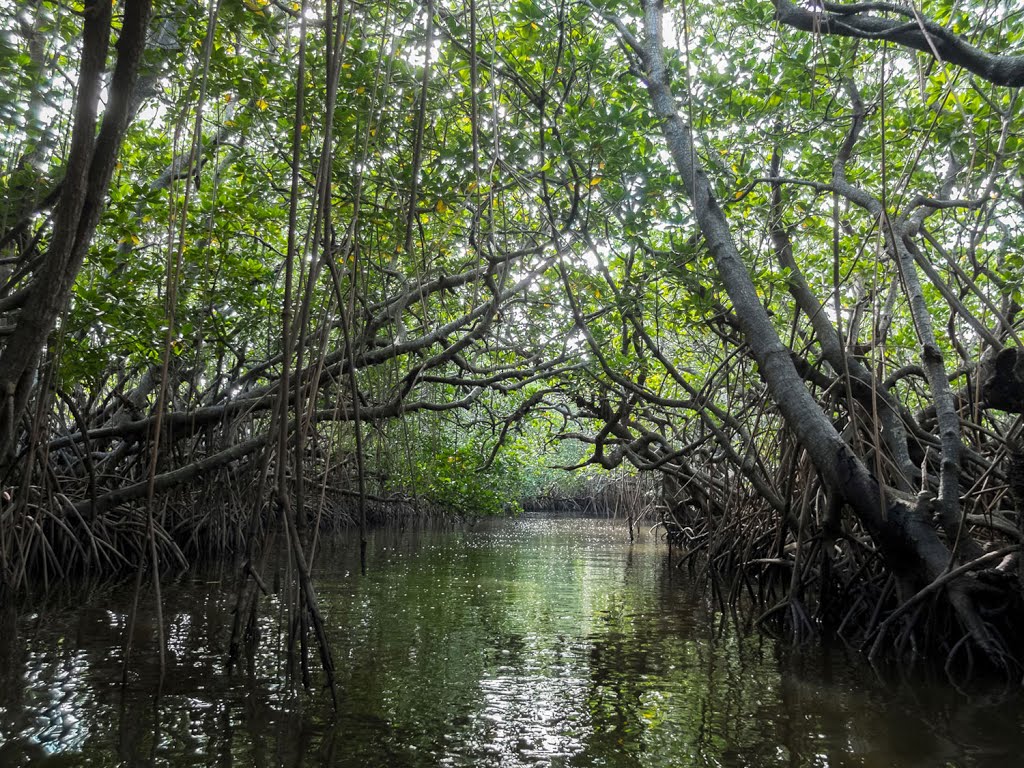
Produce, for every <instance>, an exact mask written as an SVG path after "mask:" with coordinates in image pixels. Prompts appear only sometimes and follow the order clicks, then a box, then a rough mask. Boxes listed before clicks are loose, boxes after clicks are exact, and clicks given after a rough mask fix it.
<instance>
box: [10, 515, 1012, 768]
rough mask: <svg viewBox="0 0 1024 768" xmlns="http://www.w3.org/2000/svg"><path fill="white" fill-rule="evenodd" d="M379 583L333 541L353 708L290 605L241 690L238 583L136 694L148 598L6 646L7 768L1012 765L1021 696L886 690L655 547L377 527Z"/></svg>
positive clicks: (933, 688) (84, 608) (341, 642)
mask: <svg viewBox="0 0 1024 768" xmlns="http://www.w3.org/2000/svg"><path fill="white" fill-rule="evenodd" d="M370 553H371V556H370V573H369V575H368V576H366V577H361V576H359V575H358V554H357V551H356V550H355V549H354V548H353V547H352V546H350V545H349V544H348V543H346V542H337V543H332V544H329V545H328V547H327V549H326V550H325V551H324V552H323V553H322V555H321V557H320V565H319V575H318V580H317V584H318V589H319V591H320V595H321V598H322V602H323V607H324V614H325V618H326V621H327V624H328V627H329V631H330V634H331V637H332V642H333V647H334V653H335V661H336V665H337V667H338V670H339V680H340V687H341V690H342V697H343V701H342V705H341V709H340V713H339V714H338V716H337V717H335V716H334V715H333V714H332V711H331V709H330V704H329V699H328V697H327V695H326V694H321V693H317V694H314V695H309V694H296V693H294V691H293V686H292V685H291V684H290V683H289V681H288V680H287V679H286V678H285V677H284V676H283V674H281V673H280V671H279V670H281V669H282V668H283V665H282V664H281V662H280V656H279V649H280V647H281V645H282V644H283V640H282V638H281V637H280V635H279V633H278V630H277V627H278V626H279V624H280V622H279V618H280V617H279V611H280V610H281V609H280V606H279V605H278V604H277V603H276V602H275V601H273V600H268V601H266V602H265V613H264V616H263V618H262V622H263V627H264V643H263V646H262V649H261V651H260V654H259V655H258V656H257V657H256V658H255V659H254V661H253V664H252V665H251V666H250V667H249V668H247V669H243V670H240V671H237V670H236V672H235V673H234V675H232V676H228V675H227V674H226V672H225V670H224V664H223V659H224V652H225V645H226V641H227V634H228V628H229V627H230V621H231V615H230V609H231V606H232V596H231V592H230V589H228V586H229V583H228V582H229V581H230V578H231V574H230V573H229V571H227V570H225V575H224V580H223V583H220V584H218V583H211V582H216V581H217V580H218V579H217V576H212V577H208V578H207V579H204V580H201V581H198V580H197V581H190V582H188V583H181V584H175V585H167V587H166V589H165V601H164V602H165V608H164V611H165V615H166V617H167V620H168V624H169V627H168V645H169V659H168V661H169V669H168V673H167V677H166V680H165V681H164V684H163V689H162V692H161V695H160V697H159V699H157V698H156V696H155V691H156V685H157V678H158V669H157V665H156V661H155V658H154V657H153V655H152V654H151V653H149V652H148V650H147V649H151V648H152V647H153V636H154V629H153V627H154V619H153V615H152V610H151V606H150V605H149V603H151V602H152V600H151V599H149V600H147V601H146V605H144V606H143V610H142V612H141V614H140V616H141V618H140V625H139V628H138V631H137V634H136V638H135V645H136V648H138V649H140V650H139V651H138V652H137V653H136V655H135V656H134V661H133V664H132V678H131V684H130V685H129V687H128V688H127V689H122V687H121V686H120V684H119V681H120V670H121V657H122V647H123V635H124V631H125V630H124V627H125V625H126V622H127V618H126V617H127V612H128V609H129V606H130V597H131V595H130V591H123V592H113V593H108V594H105V595H102V596H97V598H96V599H95V601H93V602H92V603H91V604H85V605H81V606H77V607H75V608H74V609H73V610H70V609H65V610H61V611H50V612H47V613H40V614H36V615H33V616H29V617H23V618H22V619H20V620H19V621H18V622H17V623H16V624H13V623H8V624H7V625H5V626H4V627H3V629H2V632H0V744H2V746H0V768H6V767H7V766H19V765H91V766H120V765H124V766H136V765H167V766H208V765H209V766H320V765H330V766H354V767H357V768H372V767H374V766H388V767H389V768H391V767H394V768H402V767H405V766H408V767H410V768H411V767H413V766H494V767H495V768H506V767H509V768H513V767H514V766H615V767H617V766H638V767H639V766H644V767H645V768H646V767H648V766H651V767H653V766H684V767H689V766H754V767H759V766H780V767H781V766H786V767H787V768H788V767H793V766H920V767H921V768H934V767H942V766H963V767H965V768H966V767H967V766H999V767H1001V768H1002V767H1004V766H1005V767H1011V766H1018V765H1022V764H1024V759H1022V758H1021V757H1020V755H1021V752H1022V750H1024V735H1022V727H1021V726H1022V724H1024V705H1022V703H1021V701H1020V700H1019V699H1005V698H1003V699H996V698H994V697H992V698H988V699H980V698H979V697H977V696H975V697H973V698H972V699H967V698H965V697H962V696H960V695H958V694H956V692H955V691H952V690H950V689H949V688H948V687H946V686H942V685H930V686H929V685H924V684H921V683H917V684H914V685H911V684H909V683H902V684H899V685H893V684H891V683H890V684H884V683H882V682H881V681H880V680H879V679H878V678H877V677H875V676H874V675H873V674H872V673H871V672H870V671H869V670H867V669H865V667H864V664H863V662H862V660H861V659H860V658H859V657H857V656H856V655H853V654H846V653H842V652H838V651H833V652H829V653H823V652H820V651H815V652H810V651H804V652H802V653H798V652H793V651H788V652H784V651H782V650H781V649H780V648H778V647H777V646H776V645H775V644H774V643H773V642H771V641H769V640H765V639H763V638H759V637H757V636H741V635H739V634H738V633H737V632H736V631H735V630H733V629H732V628H730V627H729V626H728V624H727V623H723V622H722V621H721V620H720V619H716V617H715V615H714V614H713V613H711V612H710V611H709V610H708V608H707V606H706V605H705V602H704V600H703V599H702V598H700V597H699V596H695V595H694V594H693V592H692V590H690V589H689V588H688V584H687V581H686V577H685V574H683V573H680V572H678V571H676V570H675V569H672V568H671V567H668V566H667V564H666V558H665V545H664V544H663V543H662V542H659V541H657V540H656V539H655V538H654V537H652V536H649V535H647V534H646V533H645V534H644V535H642V536H641V538H640V539H639V541H638V542H637V543H635V544H633V545H630V544H629V543H628V541H627V539H626V536H625V531H624V529H623V524H622V523H621V522H619V523H615V524H612V523H609V522H606V521H593V520H532V519H531V520H519V521H509V522H503V521H495V522H491V523H488V524H483V525H481V527H480V528H479V529H478V530H475V531H472V532H461V531H459V532H452V531H447V532H426V533H424V532H418V533H413V534H410V533H406V534H404V535H403V536H401V537H399V535H398V534H397V533H388V532H378V533H377V534H375V536H374V538H373V540H372V541H371V544H370Z"/></svg>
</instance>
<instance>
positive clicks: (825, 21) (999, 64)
mask: <svg viewBox="0 0 1024 768" xmlns="http://www.w3.org/2000/svg"><path fill="white" fill-rule="evenodd" d="M772 4H773V5H774V6H775V18H776V19H777V20H778V21H779V22H780V23H782V24H785V25H786V26H787V27H792V28H793V29H799V30H801V31H803V32H811V33H814V34H826V35H837V36H839V37H853V38H858V39H860V40H886V41H888V42H891V43H896V44H897V45H901V46H903V47H904V48H909V49H911V50H914V51H921V52H922V53H927V54H928V55H929V56H932V57H934V58H936V59H938V60H939V61H940V62H945V63H948V64H953V65H955V66H958V67H963V68H964V69H966V70H967V71H968V72H971V73H973V74H975V75H977V76H978V77H981V78H983V79H985V80H987V81H989V82H990V83H993V84H995V85H1005V86H1009V87H1011V88H1019V87H1020V86H1022V85H1024V56H1000V55H997V54H992V53H987V52H985V51H983V50H981V49H980V48H977V47H975V46H973V45H971V44H970V43H968V42H967V41H966V40H964V39H963V38H962V37H960V36H959V35H955V34H953V33H952V32H951V31H950V30H948V29H947V28H945V27H943V26H940V25H938V24H936V23H935V22H934V21H929V20H927V19H925V18H923V17H922V16H921V15H920V14H918V13H916V12H915V13H914V14H913V17H912V20H911V21H909V22H908V21H905V20H902V19H901V20H893V19H884V18H881V17H879V16H870V15H868V13H869V12H870V11H873V10H874V11H884V12H890V13H893V12H898V13H899V15H901V16H904V17H906V15H907V14H906V9H902V10H899V11H898V9H897V8H896V7H895V6H892V5H889V4H888V3H859V4H855V5H844V4H842V3H821V4H820V5H819V4H817V3H815V4H813V5H810V6H809V7H802V6H798V5H796V4H795V3H793V2H792V0H772Z"/></svg>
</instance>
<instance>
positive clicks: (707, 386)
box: [0, 0, 1024, 691]
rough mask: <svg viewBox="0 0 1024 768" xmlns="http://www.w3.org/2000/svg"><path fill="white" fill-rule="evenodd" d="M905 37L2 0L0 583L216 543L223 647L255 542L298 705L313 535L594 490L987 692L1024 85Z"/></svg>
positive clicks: (720, 566)
mask: <svg viewBox="0 0 1024 768" xmlns="http://www.w3.org/2000/svg"><path fill="white" fill-rule="evenodd" d="M748 5H751V4H748ZM933 10H934V13H935V14H938V15H937V16H936V17H935V18H934V19H933V18H931V17H926V16H924V15H922V14H920V13H918V12H917V11H909V10H905V9H902V8H900V7H891V6H888V5H886V4H872V5H871V6H870V7H868V6H860V5H858V6H846V5H843V4H835V3H825V4H822V5H821V7H820V9H819V10H817V11H815V10H813V9H811V10H808V7H804V6H800V7H797V6H794V5H792V4H790V3H788V2H775V3H755V4H753V8H746V9H745V10H732V11H728V10H723V9H720V8H717V7H716V6H714V5H712V4H700V3H699V4H693V3H690V4H688V5H687V6H686V12H685V13H683V12H682V9H666V8H665V7H664V6H663V5H662V4H661V3H657V2H648V3H644V4H642V5H641V6H639V7H635V6H631V5H625V4H619V3H607V4H601V3H596V2H595V3H589V2H588V3H584V4H577V3H568V2H562V1H561V0H555V1H554V2H550V3H548V2H526V3H520V4H516V5H513V6H508V7H506V6H492V5H488V6H486V7H483V6H478V4H477V3H475V2H474V1H473V0H471V1H470V2H469V3H468V4H465V5H463V4H445V3H440V2H432V1H431V2H427V3H425V4H419V3H389V4H383V5H379V6H375V7H369V6H362V5H358V4H351V3H347V2H344V0H342V1H341V2H338V3H331V2H328V3H326V4H324V3H316V2H311V1H307V2H303V3H294V4H291V3H277V2H255V3H252V4H249V3H246V4H243V5H240V6H238V7H237V8H236V7H234V6H230V7H229V6H228V4H224V5H223V6H222V5H221V4H219V3H213V4H211V6H210V7H209V8H206V7H202V6H200V5H199V4H197V3H192V2H186V0H180V2H175V3H170V4H167V5H166V6H162V7H159V8H156V7H150V3H149V2H146V1H145V0H125V2H123V3H122V4H121V5H115V6H113V7H111V6H110V5H109V4H104V3H96V4H91V3H90V4H87V6H86V8H85V10H84V11H83V12H82V13H80V14H75V13H71V12H69V11H67V10H66V9H64V8H63V7H62V6H60V5H59V4H53V3H47V2H42V0H39V1H38V2H35V3H31V4H29V7H26V8H25V9H23V10H22V11H21V12H20V13H19V14H17V15H15V16H13V17H12V19H11V20H10V21H8V22H4V23H5V24H6V27H5V31H6V32H7V33H8V39H9V40H10V41H13V42H9V43H5V45H9V46H11V48H12V51H15V52H17V53H18V55H19V56H20V59H19V61H20V62H21V65H22V66H23V69H24V70H25V72H27V73H28V74H27V75H25V77H23V78H21V79H20V80H19V79H16V78H14V77H13V75H11V74H10V73H9V72H7V71H6V70H4V72H3V75H4V77H5V78H6V79H8V80H9V81H10V83H11V92H12V94H13V95H12V97H11V98H10V99H8V100H6V101H4V102H2V103H0V108H2V109H3V110H4V116H5V118H6V117H9V118H10V120H11V122H12V125H14V126H15V130H14V131H13V132H12V134H11V136H12V138H11V139H10V140H9V141H7V143H6V144H5V145H4V150H3V153H4V154H3V157H4V160H5V166H4V176H3V191H4V200H3V209H2V211H0V334H2V344H3V346H2V349H0V397H2V401H0V472H2V480H0V482H2V486H3V501H2V505H0V569H2V570H0V583H2V588H3V591H4V594H5V595H7V596H22V595H29V594H39V593H41V592H44V591H46V590H48V589H50V588H52V587H53V586H55V585H57V584H61V583H65V582H69V581H74V580H76V579H79V578H82V577H84V576H86V575H93V574H102V575H105V576H122V577H123V576H125V575H128V574H135V575H136V577H137V578H138V579H139V580H140V583H141V579H142V578H143V574H148V575H149V576H150V577H152V576H159V575H160V574H164V573H167V572H170V571H176V570H181V569H184V568H186V567H187V566H188V565H189V564H190V563H192V562H195V561H196V560H200V559H203V558H207V557H221V556H225V555H227V554H235V555H237V556H238V557H239V559H240V562H241V563H242V565H241V579H240V580H239V582H240V586H239V588H238V604H237V606H236V613H235V616H236V626H235V631H234V634H233V637H232V644H231V649H232V651H231V652H232V658H233V659H237V657H238V654H239V653H240V652H241V648H242V644H243V640H244V639H245V638H246V637H247V635H248V636H249V637H250V639H251V634H252V627H251V626H247V624H246V622H247V621H249V622H250V623H251V620H252V617H253V616H254V615H255V604H256V601H257V600H258V599H260V598H259V596H260V594H262V593H263V592H265V591H266V590H267V588H266V583H267V573H268V569H269V568H274V567H277V566H276V565H275V564H274V562H273V560H274V559H273V558H272V557H271V556H270V555H271V553H272V552H273V551H274V550H276V549H281V550H283V551H284V552H286V553H287V556H288V558H289V562H291V563H293V564H294V568H293V569H289V573H291V574H293V577H294V581H293V583H292V584H290V585H289V587H288V589H290V590H291V592H292V594H293V596H294V600H295V605H297V606H299V608H300V609H299V610H297V611H295V612H294V613H293V614H290V616H291V619H290V620H291V621H293V631H292V632H291V633H290V635H289V636H290V637H291V638H296V637H301V638H303V640H302V642H301V649H302V671H303V677H304V679H305V680H306V681H307V682H308V681H309V679H310V675H312V674H313V673H312V671H311V668H310V664H309V660H308V656H309V645H308V644H307V642H306V640H305V638H306V637H307V635H310V636H313V637H314V638H315V642H314V643H313V647H315V648H318V649H319V653H320V660H321V664H322V667H323V668H324V670H326V672H327V677H328V680H329V681H331V687H332V691H333V678H332V677H331V671H332V669H333V661H332V659H331V657H330V649H329V648H328V647H327V644H326V640H325V635H324V632H323V626H322V622H323V618H322V617H321V616H320V615H319V611H318V609H317V604H316V603H317V601H316V594H315V589H314V579H313V563H314V561H315V553H316V549H317V547H318V545H319V542H320V537H321V535H324V533H325V532H326V531H327V530H330V529H333V528H335V527H340V526H354V528H355V529H356V530H358V531H359V535H360V537H361V540H362V541H363V545H364V548H365V542H366V527H367V525H369V524H371V523H372V522H373V521H375V520H383V519H388V518H407V517H410V516H418V515H423V514H431V513H441V514H443V513H452V512H455V513H458V514H467V515H472V514H476V513H478V512H483V511H497V510H499V509H501V508H503V507H507V506H508V505H511V504H514V503H515V502H521V501H524V500H525V499H526V497H528V496H530V495H531V494H532V495H533V496H535V497H539V496H541V495H544V497H545V498H551V497H552V494H554V495H557V487H558V484H559V482H560V481H559V480H557V479H552V478H556V477H557V475H556V474H555V473H556V471H557V472H565V471H570V470H571V471H576V472H581V471H584V470H590V469H592V468H594V467H597V468H600V469H601V470H611V469H616V468H618V469H619V470H620V471H621V470H622V468H623V467H629V468H630V470H629V471H630V473H639V474H640V475H641V476H643V477H644V478H645V483H647V484H641V485H637V486H636V487H637V488H650V487H651V486H650V484H649V483H650V482H651V481H650V478H656V484H657V485H659V486H660V488H661V490H660V495H659V499H658V500H657V503H658V507H657V509H658V514H659V522H660V525H661V526H663V531H664V534H665V535H666V536H667V537H668V539H669V541H670V543H671V545H672V552H673V557H674V558H676V561H677V563H678V565H680V566H681V567H691V568H693V569H694V570H695V571H700V572H702V573H703V574H704V575H705V576H706V578H707V581H708V583H709V584H710V585H711V589H712V592H713V594H714V596H715V598H716V599H717V600H718V601H719V602H720V604H721V606H722V607H723V609H727V610H729V609H734V610H739V609H741V608H742V609H743V614H744V615H745V616H747V617H749V618H750V619H751V620H754V621H756V623H757V624H758V625H759V626H760V627H762V628H764V629H766V630H769V631H773V632H776V633H779V634H782V635H785V636H787V637H789V638H790V639H792V640H795V641H798V642H799V641H803V640H805V639H807V638H810V637H816V636H819V635H820V634H830V635H840V636H842V637H844V638H846V639H848V640H850V641H851V642H854V643H857V644H859V645H860V646H861V647H863V648H864V649H865V651H866V652H867V653H869V655H871V656H872V657H873V658H878V657H881V658H903V657H919V656H925V657H928V658H932V659H937V660H938V661H939V662H940V663H941V664H944V665H945V666H946V667H947V668H948V669H949V670H950V671H951V674H963V673H964V671H965V670H966V674H968V675H969V674H970V673H971V671H973V670H974V669H980V668H986V669H991V668H997V669H999V670H1001V671H1003V672H1006V673H1008V674H1009V675H1011V676H1015V677H1017V678H1019V675H1020V668H1021V665H1022V662H1024V659H1022V658H1021V655H1020V652H1019V650H1017V646H1016V644H1015V643H1014V640H1013V639H1014V637H1015V636H1017V633H1019V632H1020V631H1021V630H1022V628H1024V627H1022V619H1024V603H1022V597H1024V592H1022V584H1024V564H1022V562H1021V557H1020V549H1021V545H1022V542H1024V527H1022V517H1021V515H1022V505H1024V449H1022V448H1021V447H1020V444H1019V440H1020V429H1021V428H1020V419H1019V416H1018V414H1020V413H1021V412H1024V356H1022V354H1021V353H1020V352H1019V344H1020V339H1019V335H1018V334H1019V330H1020V326H1021V322H1020V314H1021V313H1020V303H1019V301H1020V295H1021V278H1020V275H1021V267H1022V263H1021V259H1020V255H1019V254H1020V253H1021V250H1022V247H1024V233H1022V232H1021V227H1020V223H1021V221H1022V216H1024V210H1022V208H1024V180H1022V179H1021V178H1020V175H1019V168H1021V167H1024V166H1022V164H1021V162H1020V160H1021V159H1022V158H1021V157H1020V154H1021V153H1022V152H1024V145H1019V142H1018V140H1017V133H1019V130H1020V129H1019V112H1020V109H1019V106H1020V105H1019V98H1018V93H1017V91H1015V90H1013V89H1012V88H1013V87H1014V86H1016V85H1018V84H1019V82H1020V69H1021V67H1020V62H1019V61H1018V58H1017V57H1015V56H1011V55H1007V56H1001V55H993V54H989V53H986V52H985V51H986V50H989V49H997V48H998V44H1000V40H998V39H996V40H990V39H988V38H985V37H984V36H982V39H981V40H975V39H972V40H971V41H968V37H967V36H966V35H964V34H961V33H960V32H959V31H957V30H958V29H959V27H957V26H956V25H954V24H952V22H950V23H946V22H945V20H944V19H945V17H943V16H942V14H945V13H947V11H946V10H944V9H943V8H941V7H940V6H938V5H936V7H935V9H933ZM968 10H969V11H970V12H971V13H976V14H977V15H978V16H979V17H980V16H984V18H985V19H988V17H987V16H985V14H990V13H993V11H992V10H991V9H988V8H987V7H986V8H985V9H982V8H981V7H980V6H979V7H977V8H975V7H974V5H972V6H971V8H970V9H968ZM926 11H927V9H926ZM666 19H667V21H666ZM959 23H960V22H958V24H959ZM963 23H966V22H963ZM986 23H988V22H986ZM729 25H733V26H732V27H730V26H729ZM1014 25H1017V26H1016V27H1014ZM1020 25H1021V22H1020V21H1019V20H1016V19H1014V20H1011V21H1007V22H1006V24H1004V25H1001V26H1000V25H996V27H998V28H996V27H993V29H995V31H992V32H991V35H1000V34H1001V35H1010V36H1012V39H1011V40H1010V42H1013V41H1015V40H1017V38H1018V37H1019V36H1020V35H1021V32H1020V30H1019V29H1018V27H1020ZM983 26H984V25H983V24H982V22H981V21H980V20H979V21H978V28H979V29H982V27H983ZM666 27H668V29H669V34H670V35H672V36H674V37H675V38H676V40H675V43H674V44H673V43H672V42H671V41H669V42H668V43H666V42H665V41H664V37H665V35H666V31H665V30H666ZM985 29H989V27H985ZM751 30H756V31H758V33H759V34H753V35H752V34H750V31H751ZM1002 42H1003V43H1006V42H1007V41H1005V40H1004V41H1002ZM698 62H704V63H705V64H707V66H697V65H696V64H697V63H698ZM54 64H60V65H61V66H60V67H59V68H58V69H56V70H55V69H54V67H53V65H54ZM765 66H768V67H769V71H770V72H771V75H772V76H771V77H768V76H766V77H763V78H762V77H759V76H758V75H757V74H756V73H757V72H758V71H761V70H762V69H764V67H765ZM54 71H59V74H58V75H53V74H52V72H54ZM516 457H518V458H516ZM538 457H543V460H542V462H541V463H542V464H544V465H546V466H545V467H543V468H540V469H538ZM531 472H532V474H531ZM538 477H539V478H540V479H538ZM496 478H498V479H496ZM500 478H504V479H503V480H501V479H500ZM502 482H503V483H504V485H501V483H502ZM545 483H546V484H547V485H545ZM499 485H500V488H499ZM446 489H447V490H446ZM538 489H540V490H538ZM552 489H554V490H552ZM541 491H543V494H542V493H541ZM623 498H625V497H623ZM629 498H631V499H632V500H633V501H632V502H631V503H635V504H637V505H640V504H641V503H646V502H645V501H644V500H645V499H646V500H648V501H649V500H650V494H649V493H648V492H647V491H642V492H641V491H637V492H636V493H635V494H633V495H632V496H630V497H629ZM460 505H462V506H461V507H460ZM488 505H490V506H489V507H488ZM630 525H631V526H632V517H631V518H630ZM156 583H157V585H158V584H159V578H157V579H156ZM157 599H158V600H159V589H157ZM293 642H294V641H293Z"/></svg>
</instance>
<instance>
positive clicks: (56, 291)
mask: <svg viewBox="0 0 1024 768" xmlns="http://www.w3.org/2000/svg"><path fill="white" fill-rule="evenodd" d="M150 10H151V9H150V0H125V3H124V17H123V20H122V27H121V35H120V37H119V38H118V41H117V65H116V67H115V69H114V74H113V77H112V79H111V81H110V85H109V88H108V89H107V108H106V111H105V112H104V115H103V121H102V125H101V126H100V130H99V133H98V134H97V132H96V120H97V109H98V104H99V99H100V92H101V90H102V88H103V72H104V69H105V67H106V61H107V52H108V48H109V45H110V30H111V24H110V23H111V16H112V4H111V3H110V2H104V1H103V0H96V2H93V3H89V4H87V5H86V6H85V9H84V10H83V12H82V16H83V17H84V19H85V27H84V31H83V35H82V64H81V68H80V70H79V80H78V90H77V104H76V108H75V116H74V128H73V132H72V137H71V150H70V153H69V156H68V162H67V168H66V171H65V175H64V179H63V182H62V184H61V190H60V199H59V201H58V203H57V209H56V212H55V214H54V230H53V239H52V241H51V243H50V247H49V249H48V250H47V253H46V255H45V257H44V259H43V266H42V268H41V269H40V271H39V273H38V274H36V275H35V276H34V277H33V279H32V282H31V283H30V285H29V288H28V291H27V294H26V296H25V300H24V304H23V306H22V310H21V314H20V315H19V317H18V324H17V326H16V327H15V329H14V332H13V333H12V334H11V335H10V337H9V339H8V342H7V346H6V347H5V348H4V350H3V353H2V354H0V398H2V401H0V464H3V463H6V461H7V460H8V457H9V456H10V454H11V452H12V450H13V449H14V447H15V441H16V435H17V425H18V421H19V420H20V419H21V416H22V414H23V413H24V412H25V408H26V406H27V405H28V402H29V398H30V396H31V394H32V390H33V388H34V387H35V381H36V369H37V367H38V366H39V363H40V361H41V359H42V355H43V351H44V349H45V347H46V340H47V337H48V336H49V335H50V332H51V331H52V330H53V328H54V325H55V324H56V322H57V318H58V317H59V316H60V314H61V312H63V311H64V308H65V306H66V305H67V302H68V299H69V297H70V295H71V287H72V286H73V285H74V282H75V277H76V276H77V275H78V272H79V270H80V269H81V267H82V262H83V261H84V259H85V255H86V253H87V252H88V249H89V245H90V243H91V242H92V238H93V234H94V233H95V231H96V225H97V224H99V220H100V214H101V213H102V211H103V206H104V202H105V198H106V196H107V189H108V187H109V185H110V179H111V175H112V174H113V172H114V164H115V162H116V160H117V155H118V152H119V151H120V148H121V143H122V141H123V139H124V135H125V131H126V130H127V128H128V119H129V115H130V114H131V106H132V105H131V100H132V93H133V92H134V90H135V83H136V81H137V80H138V74H139V65H140V63H141V61H142V54H143V51H144V50H145V43H146V30H147V28H148V24H149V17H150Z"/></svg>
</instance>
